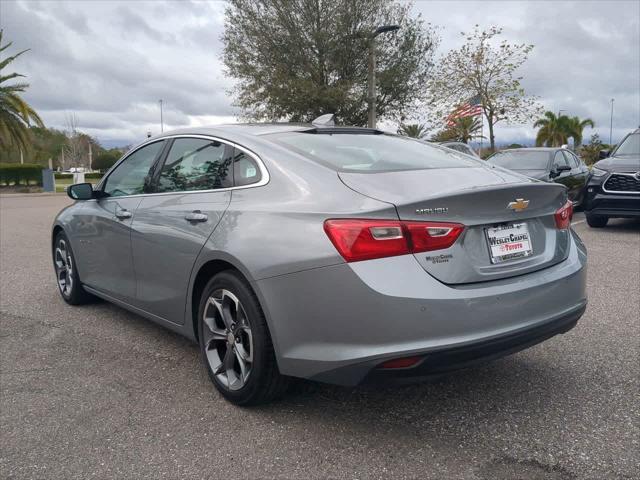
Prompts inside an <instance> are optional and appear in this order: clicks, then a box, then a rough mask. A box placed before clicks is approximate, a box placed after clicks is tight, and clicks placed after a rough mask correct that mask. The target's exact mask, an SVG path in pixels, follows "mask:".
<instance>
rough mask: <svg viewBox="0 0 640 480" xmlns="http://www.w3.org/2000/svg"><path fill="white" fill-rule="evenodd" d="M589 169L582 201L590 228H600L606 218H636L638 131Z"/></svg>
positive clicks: (639, 184)
mask: <svg viewBox="0 0 640 480" xmlns="http://www.w3.org/2000/svg"><path fill="white" fill-rule="evenodd" d="M600 156H601V158H603V159H602V160H600V161H599V162H597V163H596V164H595V165H594V166H593V168H592V169H591V173H590V174H589V179H588V181H587V191H586V192H585V198H584V211H585V214H586V217H587V223H588V224H589V226H590V227H598V228H599V227H604V226H605V225H606V224H607V222H608V221H609V218H612V217H618V218H634V217H635V218H639V217H640V128H639V129H637V130H635V131H634V132H632V133H630V134H629V135H627V136H626V137H625V138H624V139H623V140H622V142H620V143H619V144H618V146H617V147H616V149H615V150H614V151H613V152H612V153H611V155H609V153H608V152H606V151H603V152H600Z"/></svg>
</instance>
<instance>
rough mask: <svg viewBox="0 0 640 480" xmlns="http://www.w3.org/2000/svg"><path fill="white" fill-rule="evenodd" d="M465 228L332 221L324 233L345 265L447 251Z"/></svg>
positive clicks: (434, 223) (380, 222)
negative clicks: (375, 259) (412, 254)
mask: <svg viewBox="0 0 640 480" xmlns="http://www.w3.org/2000/svg"><path fill="white" fill-rule="evenodd" d="M463 230H464V225H460V224H458V223H442V222H403V221H399V220H368V219H335V220H327V221H325V222H324V231H325V232H326V233H327V236H328V237H329V239H330V240H331V242H332V243H333V245H334V246H335V247H336V249H337V250H338V252H339V253H340V255H342V257H343V258H344V259H345V260H346V261H347V262H358V261H361V260H371V259H374V258H383V257H393V256H396V255H405V254H408V253H419V252H428V251H432V250H440V249H443V248H449V247H450V246H451V245H453V244H454V243H455V241H456V240H457V239H458V237H459V236H460V234H461V233H462V231H463Z"/></svg>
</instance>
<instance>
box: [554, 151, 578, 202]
mask: <svg viewBox="0 0 640 480" xmlns="http://www.w3.org/2000/svg"><path fill="white" fill-rule="evenodd" d="M563 168H566V170H562V169H563ZM551 172H552V175H554V176H553V181H554V182H556V183H561V184H562V185H564V186H565V187H567V190H568V191H569V192H568V193H569V199H571V200H572V201H573V195H574V185H573V183H574V182H573V177H572V175H571V165H569V162H568V160H567V157H565V156H564V153H563V152H562V150H558V151H556V153H555V155H554V157H553V161H552V162H551Z"/></svg>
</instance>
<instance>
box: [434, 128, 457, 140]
mask: <svg viewBox="0 0 640 480" xmlns="http://www.w3.org/2000/svg"><path fill="white" fill-rule="evenodd" d="M457 140H458V134H457V132H456V131H455V130H454V129H453V128H443V129H442V130H439V131H437V132H436V133H434V134H433V135H431V138H429V141H430V142H437V143H440V142H456V141H457Z"/></svg>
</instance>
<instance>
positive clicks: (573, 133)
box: [566, 117, 595, 149]
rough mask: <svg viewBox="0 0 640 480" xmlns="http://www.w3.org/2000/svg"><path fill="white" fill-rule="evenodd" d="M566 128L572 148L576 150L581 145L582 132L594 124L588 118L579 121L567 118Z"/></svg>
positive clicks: (575, 118) (574, 118)
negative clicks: (571, 139) (571, 140)
mask: <svg viewBox="0 0 640 480" xmlns="http://www.w3.org/2000/svg"><path fill="white" fill-rule="evenodd" d="M566 124H567V125H566V126H567V129H568V132H567V133H568V135H569V137H571V138H573V148H574V149H575V148H578V147H579V146H580V145H582V131H583V130H584V128H585V127H587V126H588V127H591V128H593V127H595V123H593V120H591V119H590V118H585V119H584V120H580V118H578V117H571V118H567V121H566Z"/></svg>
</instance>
